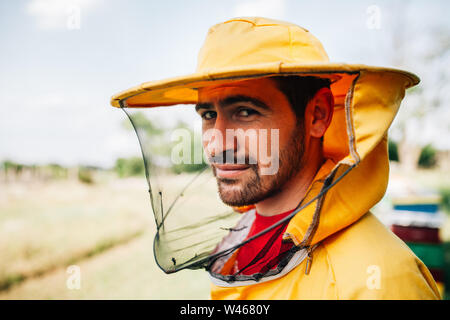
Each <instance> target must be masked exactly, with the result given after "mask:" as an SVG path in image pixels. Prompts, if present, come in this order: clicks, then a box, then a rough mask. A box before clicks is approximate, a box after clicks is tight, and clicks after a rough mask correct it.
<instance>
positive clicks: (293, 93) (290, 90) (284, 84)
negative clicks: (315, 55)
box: [270, 76, 331, 121]
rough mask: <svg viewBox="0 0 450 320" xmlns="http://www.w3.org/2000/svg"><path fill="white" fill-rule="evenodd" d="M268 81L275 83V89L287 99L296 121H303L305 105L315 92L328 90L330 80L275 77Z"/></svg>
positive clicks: (308, 77) (309, 77)
mask: <svg viewBox="0 0 450 320" xmlns="http://www.w3.org/2000/svg"><path fill="white" fill-rule="evenodd" d="M270 79H272V80H274V81H275V83H276V85H277V88H278V89H279V90H280V91H281V92H283V94H284V95H285V96H286V98H287V99H288V101H289V103H290V104H291V108H292V110H293V111H294V112H295V115H296V117H297V121H302V120H303V118H304V115H305V109H306V105H307V104H308V102H309V100H311V99H312V98H313V97H314V95H315V94H316V93H317V91H319V90H320V89H322V88H330V84H331V81H330V79H326V78H318V77H312V76H307V77H302V76H275V77H271V78H270Z"/></svg>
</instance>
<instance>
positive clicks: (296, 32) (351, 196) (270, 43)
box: [111, 17, 440, 299]
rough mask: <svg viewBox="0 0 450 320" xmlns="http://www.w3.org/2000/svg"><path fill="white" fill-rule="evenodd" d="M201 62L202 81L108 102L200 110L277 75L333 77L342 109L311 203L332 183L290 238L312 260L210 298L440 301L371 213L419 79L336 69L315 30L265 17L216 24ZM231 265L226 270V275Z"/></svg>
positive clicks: (177, 81) (416, 263) (186, 79)
mask: <svg viewBox="0 0 450 320" xmlns="http://www.w3.org/2000/svg"><path fill="white" fill-rule="evenodd" d="M198 59H199V61H198V67H197V70H196V72H195V73H193V74H191V75H187V76H182V77H176V78H171V79H165V80H160V81H152V82H147V83H143V84H141V85H139V86H136V87H134V88H131V89H128V90H126V91H123V92H121V93H119V94H116V95H115V96H113V97H112V99H111V104H112V105H113V106H115V107H122V108H126V107H128V108H133V107H140V108H146V107H155V106H170V105H177V104H195V103H197V101H198V89H199V88H202V87H206V86H209V85H216V84H218V83H228V82H232V81H240V80H246V79H252V78H257V77H270V76H280V75H298V76H317V77H326V78H329V79H330V80H331V81H332V85H331V90H332V92H333V95H334V98H335V104H336V106H335V110H334V114H333V119H332V123H331V125H330V127H329V129H328V130H327V132H326V134H325V137H324V142H323V147H324V154H325V156H326V158H327V161H326V162H325V163H324V164H323V166H322V167H321V169H320V170H319V172H318V173H317V176H316V177H315V179H314V182H313V183H312V184H311V186H310V188H309V192H308V194H307V199H306V200H308V199H313V198H314V197H316V196H317V195H319V193H320V192H321V190H324V189H323V188H324V187H328V186H329V185H330V183H331V184H334V183H335V184H334V185H333V186H332V187H331V188H330V189H329V190H328V191H327V192H326V193H325V194H323V195H320V196H319V197H318V199H317V201H315V202H313V203H312V204H311V205H309V206H307V207H306V208H304V209H303V210H301V211H300V212H298V213H297V214H296V215H295V216H294V217H293V218H292V219H291V221H290V222H289V225H288V227H287V230H286V233H285V234H284V237H285V238H286V239H290V240H292V241H293V242H294V243H295V244H296V245H299V247H301V248H308V250H309V258H308V259H304V260H302V261H301V262H300V263H299V264H298V265H296V266H295V267H294V268H293V269H292V270H290V272H288V273H287V274H284V275H283V276H281V277H279V276H278V277H276V278H275V279H272V280H268V281H264V278H263V279H261V281H260V282H258V283H252V284H248V285H236V282H234V283H232V282H230V283H227V282H223V281H222V282H219V284H220V285H217V282H216V284H213V285H212V289H211V297H212V298H213V299H439V298H440V297H439V293H438V289H437V287H436V284H435V282H434V280H433V278H432V276H431V275H430V272H429V271H428V270H427V268H426V267H425V266H424V264H423V263H422V262H421V261H420V260H419V259H418V258H417V257H416V256H415V255H414V254H413V253H412V252H411V250H410V249H409V248H408V247H407V246H406V245H405V244H404V243H403V242H402V241H401V240H400V239H398V238H397V237H396V236H395V235H394V234H393V233H392V232H390V231H389V230H388V229H387V228H386V227H385V226H383V225H382V224H381V223H380V222H379V221H378V220H377V218H376V217H374V216H373V214H371V213H370V211H369V210H370V209H371V208H372V207H373V206H374V205H375V204H376V203H377V202H378V201H380V199H381V198H382V197H383V195H384V193H385V190H386V186H387V182H388V173H389V162H388V154H387V130H388V128H389V126H390V125H391V123H392V121H393V119H394V117H395V115H396V113H397V111H398V108H399V106H400V102H401V100H402V99H403V97H404V95H405V90H406V89H407V88H409V87H412V86H414V85H416V84H417V83H418V82H419V79H418V77H417V76H415V75H414V74H411V73H409V72H406V71H403V70H397V69H392V68H380V67H370V66H365V65H351V64H343V63H331V62H330V61H329V59H328V55H327V54H326V52H325V50H324V49H323V47H322V45H321V43H320V42H319V41H318V40H317V39H316V38H315V37H314V36H313V35H312V34H311V33H309V31H308V30H306V29H303V28H301V27H298V26H296V25H294V24H291V23H287V22H282V21H276V20H270V19H265V18H258V17H256V18H255V17H252V18H236V19H232V20H229V21H226V22H224V23H220V24H218V25H215V26H213V27H212V28H211V29H210V31H209V32H208V34H207V38H206V41H205V44H204V45H203V47H202V49H201V50H200V53H199V56H198ZM339 179H340V180H339ZM234 257H235V255H232V256H231V257H230V258H229V259H228V261H227V262H226V263H225V264H224V266H219V267H220V268H222V267H223V268H222V269H221V270H224V268H225V267H226V266H227V265H230V263H232V259H234ZM307 266H308V268H307V270H305V269H306V267H307ZM220 268H219V270H220ZM216 278H217V277H216ZM212 279H213V280H214V279H215V278H214V276H213V277H212ZM266 280H267V279H266Z"/></svg>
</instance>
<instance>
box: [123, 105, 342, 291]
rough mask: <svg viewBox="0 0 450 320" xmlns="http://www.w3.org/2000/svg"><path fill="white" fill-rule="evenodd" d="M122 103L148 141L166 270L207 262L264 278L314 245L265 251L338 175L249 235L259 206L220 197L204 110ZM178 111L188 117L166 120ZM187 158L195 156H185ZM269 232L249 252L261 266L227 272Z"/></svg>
mask: <svg viewBox="0 0 450 320" xmlns="http://www.w3.org/2000/svg"><path fill="white" fill-rule="evenodd" d="M122 110H123V111H124V112H125V113H126V114H127V116H128V118H129V120H130V121H131V124H132V127H133V129H134V131H135V132H136V135H137V137H138V140H139V144H140V147H141V151H142V157H143V161H144V166H145V176H146V179H147V182H148V187H149V195H150V201H151V208H152V211H153V215H154V220H155V223H156V234H155V238H154V243H153V251H154V256H155V260H156V262H157V264H158V266H159V267H160V268H161V269H162V270H163V271H164V272H166V273H173V272H177V271H179V270H182V269H200V268H204V269H206V270H208V271H209V272H210V274H211V275H212V276H214V277H216V278H219V279H221V280H225V281H231V282H232V281H236V280H256V281H258V280H259V279H261V278H262V277H265V276H270V275H275V274H277V273H279V272H281V271H282V270H283V268H284V267H285V266H286V265H287V264H288V262H289V261H290V259H291V258H292V257H293V255H294V254H295V253H296V252H298V251H299V250H301V249H305V248H307V247H308V245H309V244H308V243H301V244H298V243H297V244H294V243H292V245H291V246H282V247H283V250H280V251H279V252H278V254H277V257H276V259H270V260H269V259H267V258H266V257H265V253H266V252H267V251H268V250H269V249H270V248H271V246H272V244H273V242H274V241H279V239H281V233H282V232H283V230H284V229H285V227H286V225H287V224H288V223H289V220H290V219H291V218H292V217H293V216H294V215H295V214H296V213H297V212H299V211H300V210H302V209H303V208H304V207H306V206H308V205H309V204H311V203H313V202H315V201H317V200H320V199H321V198H322V196H323V195H324V194H325V193H326V191H327V190H328V189H329V188H330V187H331V186H332V185H334V184H335V183H336V182H337V181H336V180H338V179H333V177H332V176H331V177H329V178H330V179H327V180H329V181H325V182H324V181H321V183H323V185H322V186H321V189H320V190H321V192H320V193H319V194H318V195H317V194H316V195H314V196H312V195H306V197H305V198H304V199H299V204H298V206H297V208H296V209H295V210H294V211H293V212H292V213H291V214H289V215H288V216H286V217H285V218H283V219H281V220H279V221H278V222H276V223H274V224H273V225H271V226H270V227H268V228H266V229H265V230H263V231H261V232H259V233H258V234H256V235H254V236H252V237H250V238H247V235H248V233H249V230H250V227H251V224H252V222H253V220H254V217H255V213H254V210H249V211H247V212H245V213H239V212H237V211H236V210H235V208H232V207H229V206H227V205H225V204H224V203H223V202H222V201H221V200H220V197H219V195H218V187H217V182H216V179H215V177H214V175H213V173H212V170H211V168H210V166H209V165H208V164H207V162H206V161H205V157H204V155H203V151H202V148H201V144H202V142H201V139H202V136H201V130H199V128H200V126H199V125H198V124H199V121H200V117H199V116H198V115H197V114H196V112H195V110H194V106H192V105H182V106H177V107H157V108H128V107H124V106H123V105H122ZM174 115H177V116H174ZM180 115H181V116H180ZM174 118H177V119H180V118H181V119H183V121H182V122H180V121H179V120H178V123H177V124H174V123H173V121H172V124H170V125H169V124H167V123H168V121H167V119H174ZM195 119H197V121H195ZM175 122H176V121H175ZM194 124H196V125H194ZM175 129H176V130H175ZM199 150H200V152H201V154H200V155H199V154H198V152H199ZM174 155H175V158H176V159H175V160H176V161H174ZM180 158H182V159H184V160H183V161H185V160H187V159H189V160H190V161H185V162H187V163H179V162H180V161H179V160H180ZM333 180H335V181H333ZM312 189H313V188H312ZM269 231H271V232H273V234H272V235H271V237H270V240H269V241H268V242H267V243H265V245H264V246H263V248H262V249H261V251H260V252H259V253H257V254H256V255H255V257H252V259H250V260H251V262H250V263H249V264H251V265H258V264H259V267H260V268H259V270H260V271H259V272H258V273H256V274H252V275H248V274H244V273H243V271H244V270H245V269H246V268H247V267H248V265H246V266H242V268H241V269H240V270H237V271H236V270H234V271H233V272H227V273H224V272H221V270H222V269H223V268H222V267H223V265H224V264H225V263H226V261H227V260H228V258H229V257H231V256H232V255H233V253H235V252H236V250H238V249H239V248H241V247H243V246H245V245H247V244H248V243H250V242H251V241H253V240H255V239H256V238H258V237H260V236H262V235H263V234H265V233H267V232H269ZM286 248H287V249H286ZM222 271H223V270H222Z"/></svg>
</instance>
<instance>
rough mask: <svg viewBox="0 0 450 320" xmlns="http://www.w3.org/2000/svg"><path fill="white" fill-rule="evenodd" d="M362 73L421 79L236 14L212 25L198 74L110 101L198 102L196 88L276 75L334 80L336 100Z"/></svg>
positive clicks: (285, 26)
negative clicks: (332, 52) (341, 58)
mask: <svg viewBox="0 0 450 320" xmlns="http://www.w3.org/2000/svg"><path fill="white" fill-rule="evenodd" d="M360 71H369V72H377V73H385V72H388V73H398V74H400V75H402V76H403V77H405V78H407V84H406V87H407V88H408V87H411V86H414V85H416V84H417V83H418V82H419V78H418V77H417V76H416V75H414V74H412V73H409V72H406V71H402V70H397V69H392V68H380V67H371V66H366V65H359V64H358V65H353V64H344V63H330V61H329V58H328V55H327V53H326V52H325V50H324V48H323V46H322V44H321V43H320V42H319V40H318V39H317V38H316V37H314V36H313V35H312V34H311V33H310V32H309V31H308V30H306V29H304V28H301V27H299V26H297V25H295V24H292V23H288V22H283V21H277V20H272V19H267V18H261V17H251V18H235V19H231V20H228V21H226V22H223V23H219V24H217V25H215V26H213V27H212V28H210V29H209V32H208V35H207V37H206V41H205V43H204V45H203V47H202V48H201V50H200V52H199V55H198V64H197V70H196V72H195V73H193V74H190V75H187V76H181V77H175V78H169V79H165V80H159V81H151V82H145V83H143V84H141V85H139V86H136V87H133V88H130V89H128V90H125V91H123V92H121V93H118V94H116V95H114V96H113V97H112V99H111V104H112V105H113V106H114V107H120V106H121V104H122V106H124V107H155V106H168V105H175V104H195V103H197V89H198V88H201V87H205V86H208V85H212V84H218V83H220V82H230V81H234V80H245V79H251V78H259V77H269V76H276V75H304V76H307V75H313V76H318V77H326V78H330V79H331V80H332V82H333V88H332V90H333V94H334V95H335V98H337V97H339V96H345V94H346V92H343V91H345V90H346V89H347V88H348V81H350V77H348V75H352V74H355V73H358V72H360ZM346 80H347V81H346Z"/></svg>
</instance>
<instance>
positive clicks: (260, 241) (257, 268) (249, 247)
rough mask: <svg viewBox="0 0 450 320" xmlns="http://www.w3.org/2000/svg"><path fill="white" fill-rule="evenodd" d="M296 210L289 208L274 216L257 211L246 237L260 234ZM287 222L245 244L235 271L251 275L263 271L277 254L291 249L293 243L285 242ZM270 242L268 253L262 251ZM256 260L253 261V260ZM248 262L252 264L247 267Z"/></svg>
mask: <svg viewBox="0 0 450 320" xmlns="http://www.w3.org/2000/svg"><path fill="white" fill-rule="evenodd" d="M293 211H294V210H289V211H287V212H283V213H280V214H277V215H274V216H267V217H266V216H262V215H260V214H258V213H257V212H255V215H256V217H255V220H254V222H253V224H252V226H251V229H250V231H249V233H248V235H247V238H246V239H249V238H250V237H252V236H254V235H256V234H258V233H259V232H261V231H263V230H265V229H267V228H269V227H270V226H272V225H273V224H274V223H276V222H278V221H280V220H281V219H283V218H285V217H286V216H288V215H289V214H290V213H292V212H293ZM286 228H287V223H283V224H281V225H280V226H277V227H275V228H274V229H272V230H270V231H269V232H267V233H265V234H263V235H262V236H260V237H258V238H256V239H255V240H252V241H250V242H249V243H247V244H245V245H243V246H242V247H241V248H240V249H239V251H238V253H237V259H236V261H237V265H235V266H236V267H235V272H237V271H238V270H242V269H243V268H244V270H243V271H241V272H240V274H245V275H251V274H255V273H258V272H261V270H262V268H263V267H264V266H266V265H267V263H268V262H270V261H271V260H273V259H277V260H278V258H277V256H278V255H279V254H280V253H281V252H285V251H286V250H288V249H290V248H291V247H292V243H289V242H288V243H286V242H283V241H282V240H283V239H282V238H283V233H284V232H285V231H286ZM272 237H275V239H271V238H272ZM268 243H272V244H271V245H270V246H268V248H266V250H267V251H266V253H264V252H262V250H263V249H264V246H265V245H266V244H268ZM258 254H260V255H262V257H258V259H255V257H256V256H257V255H258ZM254 259H255V260H256V261H253V262H252V260H254ZM248 264H251V265H250V266H248V267H246V266H247V265H248ZM276 265H277V263H275V264H274V267H275V266H276Z"/></svg>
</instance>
